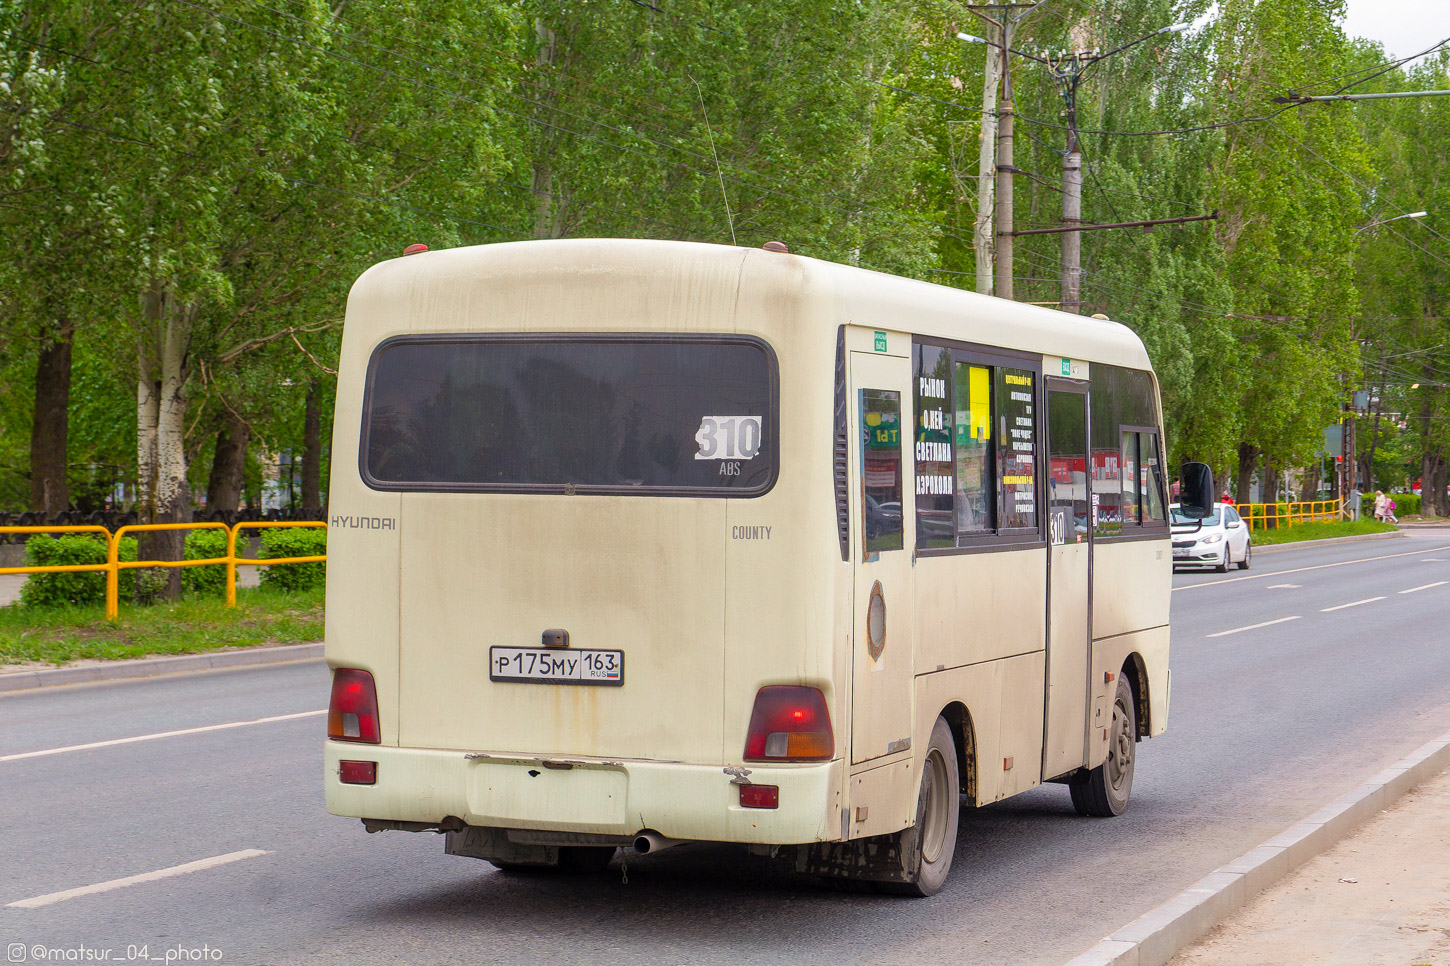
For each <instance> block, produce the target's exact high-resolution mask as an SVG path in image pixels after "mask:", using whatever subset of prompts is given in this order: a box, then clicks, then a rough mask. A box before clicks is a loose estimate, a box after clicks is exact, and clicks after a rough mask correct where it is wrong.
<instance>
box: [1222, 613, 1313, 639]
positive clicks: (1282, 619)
mask: <svg viewBox="0 0 1450 966" xmlns="http://www.w3.org/2000/svg"><path fill="white" fill-rule="evenodd" d="M1301 616H1303V615H1301V614H1295V615H1294V616H1293V617H1280V618H1279V619H1278V620H1274V621H1264V622H1263V623H1262V624H1250V625H1249V626H1248V627H1235V628H1234V629H1233V630H1231V631H1219V632H1218V633H1217V634H1210V635H1208V636H1209V637H1228V636H1229V635H1230V634H1238V633H1239V632H1241V631H1255V630H1258V629H1259V628H1260V627H1269V626H1272V625H1274V624H1282V623H1284V622H1285V621H1297V620H1298V619H1299V618H1300V617H1301Z"/></svg>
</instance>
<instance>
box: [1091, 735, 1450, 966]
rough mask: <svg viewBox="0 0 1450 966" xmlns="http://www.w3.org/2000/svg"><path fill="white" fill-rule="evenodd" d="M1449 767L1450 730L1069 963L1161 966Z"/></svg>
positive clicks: (1102, 965) (1105, 965)
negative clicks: (1370, 818) (1306, 863)
mask: <svg viewBox="0 0 1450 966" xmlns="http://www.w3.org/2000/svg"><path fill="white" fill-rule="evenodd" d="M1447 767H1450V733H1446V734H1444V735H1441V736H1440V737H1439V738H1436V739H1435V740H1434V741H1431V742H1428V743H1427V744H1424V745H1422V746H1420V747H1419V748H1418V749H1416V750H1415V751H1413V752H1411V753H1410V754H1409V755H1407V756H1406V757H1404V758H1401V759H1400V760H1399V761H1397V762H1395V763H1394V764H1393V765H1391V766H1390V767H1389V768H1386V769H1385V770H1384V771H1382V772H1380V773H1379V774H1377V775H1375V776H1374V777H1373V778H1371V779H1369V780H1368V781H1366V782H1365V783H1364V784H1362V785H1360V786H1358V787H1357V788H1355V789H1354V790H1353V791H1351V792H1349V793H1348V794H1346V795H1342V796H1340V797H1339V798H1337V799H1335V800H1334V801H1332V802H1330V803H1329V804H1328V805H1326V806H1324V807H1323V808H1321V809H1320V810H1319V811H1317V812H1315V813H1314V814H1313V815H1310V816H1309V817H1308V818H1306V819H1304V820H1303V821H1302V822H1299V823H1298V824H1297V825H1294V826H1292V827H1290V828H1289V829H1287V830H1286V831H1284V832H1283V833H1281V834H1279V835H1276V836H1274V837H1273V838H1271V839H1269V840H1268V841H1267V842H1265V843H1264V844H1263V845H1260V846H1259V847H1258V848H1255V849H1250V850H1249V851H1248V852H1245V853H1244V854H1243V855H1241V856H1239V857H1238V858H1237V859H1235V860H1234V861H1233V862H1230V863H1229V864H1228V865H1225V866H1223V867H1222V868H1220V869H1218V870H1217V871H1215V872H1212V873H1210V874H1209V875H1207V876H1204V877H1203V878H1202V879H1200V880H1199V881H1197V882H1195V883H1194V884H1193V885H1191V886H1189V887H1188V888H1187V889H1184V890H1183V891H1182V892H1180V893H1179V894H1178V895H1176V896H1174V897H1173V898H1172V899H1169V900H1168V901H1167V902H1165V903H1163V904H1162V905H1161V906H1159V907H1158V908H1157V909H1154V910H1152V911H1151V912H1148V913H1145V914H1143V915H1142V916H1139V917H1138V918H1137V919H1135V920H1133V921H1132V922H1131V923H1129V924H1128V925H1126V926H1124V927H1123V928H1122V929H1119V930H1118V931H1117V932H1115V933H1113V934H1112V935H1111V936H1109V937H1107V938H1106V939H1104V940H1103V941H1102V942H1100V943H1098V944H1097V945H1096V946H1094V947H1093V948H1092V949H1089V950H1088V951H1087V952H1085V953H1083V954H1082V955H1081V956H1078V957H1077V958H1076V959H1073V960H1072V961H1071V962H1069V963H1068V964H1067V966H1162V964H1163V963H1166V962H1168V960H1170V959H1172V958H1173V957H1174V956H1175V955H1177V954H1178V952H1179V951H1180V950H1182V949H1183V947H1185V946H1187V945H1188V944H1189V943H1192V942H1194V941H1195V940H1197V939H1199V938H1200V937H1202V936H1203V935H1204V934H1205V933H1207V932H1208V931H1209V930H1210V929H1212V928H1213V927H1214V926H1216V925H1218V924H1219V923H1220V922H1222V921H1223V920H1224V919H1226V918H1227V917H1228V916H1229V915H1231V914H1232V913H1234V912H1237V911H1238V910H1239V909H1241V908H1242V907H1243V906H1245V905H1247V904H1248V902H1249V900H1250V899H1252V898H1253V897H1254V896H1255V895H1257V894H1258V893H1259V892H1260V891H1262V890H1263V889H1265V888H1266V887H1268V886H1270V885H1272V884H1273V883H1275V882H1276V881H1278V880H1279V879H1280V878H1282V877H1283V876H1285V875H1287V874H1288V873H1289V872H1291V871H1292V870H1294V869H1296V868H1298V867H1299V866H1300V865H1303V864H1304V863H1305V862H1307V861H1309V860H1310V859H1312V858H1314V856H1316V855H1318V854H1320V853H1321V852H1323V851H1325V850H1326V849H1328V848H1329V847H1330V846H1332V845H1334V844H1335V843H1336V842H1338V841H1339V840H1340V839H1342V838H1344V837H1345V836H1346V835H1348V834H1349V833H1350V832H1351V831H1353V829H1354V828H1355V826H1357V825H1359V824H1360V823H1361V822H1363V821H1364V820H1365V819H1367V818H1369V817H1371V816H1373V815H1376V814H1378V813H1379V812H1380V811H1381V810H1382V809H1385V808H1388V807H1389V806H1390V805H1391V804H1392V803H1393V802H1394V801H1395V799H1397V798H1399V797H1400V796H1401V795H1403V794H1404V793H1405V792H1407V791H1409V790H1410V789H1411V788H1414V787H1415V786H1416V785H1419V784H1420V783H1421V782H1423V781H1425V780H1426V779H1428V778H1431V777H1433V776H1434V775H1436V774H1438V773H1439V772H1441V771H1443V770H1444V769H1445V768H1447Z"/></svg>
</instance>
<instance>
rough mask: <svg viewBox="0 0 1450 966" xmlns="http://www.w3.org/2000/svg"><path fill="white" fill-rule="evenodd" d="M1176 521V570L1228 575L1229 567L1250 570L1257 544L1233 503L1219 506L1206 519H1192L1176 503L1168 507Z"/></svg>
mask: <svg viewBox="0 0 1450 966" xmlns="http://www.w3.org/2000/svg"><path fill="white" fill-rule="evenodd" d="M1168 511H1169V513H1170V514H1171V516H1172V520H1173V569H1174V570H1177V569H1178V568H1179V567H1184V566H1194V567H1213V568H1214V569H1215V570H1217V571H1218V572H1219V573H1221V574H1222V573H1227V572H1228V566H1229V564H1238V565H1239V569H1240V570H1248V569H1249V557H1250V556H1251V555H1252V554H1253V552H1254V548H1253V542H1252V541H1251V540H1250V539H1249V527H1248V524H1246V523H1244V520H1243V517H1241V516H1239V513H1238V511H1237V510H1235V509H1234V508H1233V505H1232V504H1228V503H1215V504H1214V505H1213V511H1212V512H1211V513H1210V514H1209V515H1208V516H1206V517H1204V518H1203V519H1201V520H1200V519H1198V518H1197V517H1193V516H1189V515H1188V514H1186V513H1184V512H1183V508H1182V507H1181V506H1180V505H1179V504H1177V503H1175V504H1173V505H1172V506H1170V507H1169V508H1168Z"/></svg>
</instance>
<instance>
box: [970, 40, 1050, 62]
mask: <svg viewBox="0 0 1450 966" xmlns="http://www.w3.org/2000/svg"><path fill="white" fill-rule="evenodd" d="M957 39H958V40H965V41H966V42H967V43H971V44H986V45H987V46H988V47H996V48H997V49H998V50H1001V49H1002V45H1001V43H999V42H998V41H995V40H986V39H984V38H982V37H977V36H974V35H972V34H967V33H959V34H957ZM1006 50H1007V53H1009V54H1016V55H1017V56H1018V57H1026V58H1027V59H1028V60H1035V61H1037V62H1038V63H1039V64H1045V63H1047V61H1046V60H1044V59H1043V58H1041V57H1038V56H1037V55H1036V54H1029V53H1028V52H1027V51H1025V50H1018V49H1017V48H1016V47H1008V48H1006Z"/></svg>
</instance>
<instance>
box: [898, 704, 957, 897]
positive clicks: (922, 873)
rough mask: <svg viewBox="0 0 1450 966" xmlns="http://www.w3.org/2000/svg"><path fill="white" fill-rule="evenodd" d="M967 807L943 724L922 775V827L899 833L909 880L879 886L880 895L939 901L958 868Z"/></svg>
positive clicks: (953, 746) (933, 737)
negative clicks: (960, 827)
mask: <svg viewBox="0 0 1450 966" xmlns="http://www.w3.org/2000/svg"><path fill="white" fill-rule="evenodd" d="M961 807H962V800H961V776H960V773H959V772H958V770H957V745H956V741H955V739H953V738H952V729H951V726H950V725H948V724H947V721H946V719H945V718H937V719H936V725H935V726H934V727H933V728H932V729H931V741H930V743H929V744H928V745H927V748H926V760H925V762H924V763H923V764H922V769H921V790H920V792H918V794H917V798H916V824H915V825H914V826H912V827H911V828H908V829H903V830H902V831H901V832H898V833H897V835H898V840H897V844H898V846H899V854H900V856H901V865H902V871H903V873H904V877H903V879H902V880H900V881H894V882H878V883H877V887H878V888H879V889H880V891H882V892H888V893H892V894H895V895H903V896H933V895H936V893H937V891H938V890H939V889H941V887H942V884H943V883H944V882H946V878H947V873H948V872H950V871H951V868H952V854H953V853H954V852H955V851H956V849H957V821H958V819H959V818H960V817H961Z"/></svg>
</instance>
